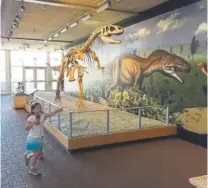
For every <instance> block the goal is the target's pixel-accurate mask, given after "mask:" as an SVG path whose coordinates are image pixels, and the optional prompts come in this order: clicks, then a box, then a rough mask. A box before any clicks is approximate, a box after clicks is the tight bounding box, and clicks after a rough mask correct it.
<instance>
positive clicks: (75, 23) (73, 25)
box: [70, 22, 78, 27]
mask: <svg viewBox="0 0 208 188" xmlns="http://www.w3.org/2000/svg"><path fill="white" fill-rule="evenodd" d="M76 25H78V23H77V22H74V23H72V24H71V25H70V27H75V26H76Z"/></svg>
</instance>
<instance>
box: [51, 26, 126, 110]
mask: <svg viewBox="0 0 208 188" xmlns="http://www.w3.org/2000/svg"><path fill="white" fill-rule="evenodd" d="M123 32H124V29H123V28H122V27H120V26H117V25H111V24H108V25H106V26H102V27H99V28H97V29H95V30H94V31H93V32H92V34H91V35H90V36H89V38H88V40H87V41H86V42H85V43H84V44H82V45H79V46H75V47H73V48H71V49H70V50H69V52H68V53H67V54H66V55H65V56H64V57H63V58H62V63H61V65H60V68H59V70H60V71H59V77H58V80H57V88H56V98H55V100H60V85H61V80H62V79H63V78H64V72H65V71H66V72H67V77H68V80H69V81H70V82H73V81H75V77H74V73H75V71H76V70H77V72H78V77H77V80H78V85H79V96H78V101H77V107H78V108H79V107H82V106H84V103H83V100H84V93H83V83H82V80H83V75H84V71H86V70H85V69H86V67H84V66H83V64H82V63H80V61H83V60H84V57H85V56H86V55H87V56H88V57H91V62H96V63H97V68H98V69H99V70H101V71H103V70H104V67H102V66H101V65H100V62H99V58H98V57H97V55H96V53H95V52H94V51H93V50H92V49H91V46H92V44H93V43H94V41H95V39H96V38H100V39H101V40H102V41H104V42H106V43H109V44H120V42H121V41H120V40H116V39H113V38H111V36H112V35H120V34H123Z"/></svg>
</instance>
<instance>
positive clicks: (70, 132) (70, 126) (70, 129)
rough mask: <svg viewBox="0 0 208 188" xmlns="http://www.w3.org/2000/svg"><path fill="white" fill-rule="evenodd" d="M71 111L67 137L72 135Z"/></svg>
mask: <svg viewBox="0 0 208 188" xmlns="http://www.w3.org/2000/svg"><path fill="white" fill-rule="evenodd" d="M72 122H73V120H72V112H70V113H69V138H72V137H73V134H72Z"/></svg>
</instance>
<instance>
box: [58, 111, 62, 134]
mask: <svg viewBox="0 0 208 188" xmlns="http://www.w3.org/2000/svg"><path fill="white" fill-rule="evenodd" d="M60 129H61V113H60V112H58V130H60Z"/></svg>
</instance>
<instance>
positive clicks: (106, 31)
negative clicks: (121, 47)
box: [99, 24, 124, 44]
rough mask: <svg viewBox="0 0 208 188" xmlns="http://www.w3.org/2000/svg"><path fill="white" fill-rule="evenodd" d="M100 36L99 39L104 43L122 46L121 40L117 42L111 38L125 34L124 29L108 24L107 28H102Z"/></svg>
mask: <svg viewBox="0 0 208 188" xmlns="http://www.w3.org/2000/svg"><path fill="white" fill-rule="evenodd" d="M100 29H101V31H100V34H99V37H100V38H101V40H102V41H103V42H106V43H109V44H120V43H121V41H120V40H116V39H113V38H111V36H112V35H121V34H123V32H124V29H123V28H122V27H120V26H117V25H111V24H108V25H106V26H103V27H101V28H100Z"/></svg>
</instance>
